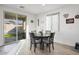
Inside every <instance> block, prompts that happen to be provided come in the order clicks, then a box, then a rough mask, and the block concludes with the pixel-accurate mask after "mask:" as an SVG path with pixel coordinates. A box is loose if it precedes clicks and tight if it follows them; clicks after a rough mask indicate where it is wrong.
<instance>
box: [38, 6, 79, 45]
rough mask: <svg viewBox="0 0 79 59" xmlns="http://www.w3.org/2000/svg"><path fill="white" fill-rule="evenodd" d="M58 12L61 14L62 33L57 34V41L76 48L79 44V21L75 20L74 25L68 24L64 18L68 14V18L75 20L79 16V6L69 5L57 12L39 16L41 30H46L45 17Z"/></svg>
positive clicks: (53, 11)
mask: <svg viewBox="0 0 79 59" xmlns="http://www.w3.org/2000/svg"><path fill="white" fill-rule="evenodd" d="M57 12H59V13H60V20H59V21H60V29H59V30H60V31H59V32H56V34H55V41H56V42H59V43H62V44H66V45H70V46H74V45H75V43H76V42H79V19H75V22H74V23H73V24H66V19H65V18H64V17H63V15H64V14H65V13H68V14H69V17H68V18H74V16H75V15H76V14H79V5H68V6H65V7H63V8H60V9H57V10H52V11H50V12H47V13H43V14H39V15H38V17H37V18H39V19H40V28H43V29H45V27H44V26H45V16H46V15H47V14H53V13H57ZM41 25H42V26H43V27H42V26H41Z"/></svg>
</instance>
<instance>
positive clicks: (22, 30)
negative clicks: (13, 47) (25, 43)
mask: <svg viewBox="0 0 79 59" xmlns="http://www.w3.org/2000/svg"><path fill="white" fill-rule="evenodd" d="M25 22H26V16H24V15H18V25H17V28H18V40H22V39H25V38H26V27H25Z"/></svg>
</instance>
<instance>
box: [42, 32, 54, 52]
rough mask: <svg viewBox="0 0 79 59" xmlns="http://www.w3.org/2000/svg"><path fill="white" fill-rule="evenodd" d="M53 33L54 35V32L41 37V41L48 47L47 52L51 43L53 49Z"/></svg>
mask: <svg viewBox="0 0 79 59" xmlns="http://www.w3.org/2000/svg"><path fill="white" fill-rule="evenodd" d="M54 35H55V33H51V34H50V36H49V37H48V38H45V39H43V43H44V44H46V45H47V46H48V47H49V52H50V46H51V44H52V48H53V50H54Z"/></svg>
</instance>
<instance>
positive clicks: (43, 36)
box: [35, 35, 49, 50]
mask: <svg viewBox="0 0 79 59" xmlns="http://www.w3.org/2000/svg"><path fill="white" fill-rule="evenodd" d="M35 37H36V38H38V39H40V40H41V46H40V48H41V49H42V50H44V43H43V39H45V38H49V36H48V35H38V36H37V35H36V36H35Z"/></svg>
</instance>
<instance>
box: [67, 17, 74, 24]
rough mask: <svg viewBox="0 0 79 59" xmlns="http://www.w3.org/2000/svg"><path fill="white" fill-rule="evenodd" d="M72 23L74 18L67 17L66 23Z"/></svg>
mask: <svg viewBox="0 0 79 59" xmlns="http://www.w3.org/2000/svg"><path fill="white" fill-rule="evenodd" d="M72 23H74V18H69V19H66V24H72Z"/></svg>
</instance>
